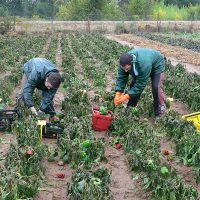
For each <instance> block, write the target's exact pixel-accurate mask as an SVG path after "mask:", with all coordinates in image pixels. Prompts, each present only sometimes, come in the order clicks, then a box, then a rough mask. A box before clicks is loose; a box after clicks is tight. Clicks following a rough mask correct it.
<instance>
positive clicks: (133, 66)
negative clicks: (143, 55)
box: [132, 54, 139, 76]
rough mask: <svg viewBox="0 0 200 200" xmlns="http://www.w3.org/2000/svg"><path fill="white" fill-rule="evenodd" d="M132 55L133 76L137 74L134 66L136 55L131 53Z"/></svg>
mask: <svg viewBox="0 0 200 200" xmlns="http://www.w3.org/2000/svg"><path fill="white" fill-rule="evenodd" d="M132 56H133V64H132V65H133V72H134V75H135V76H138V74H139V73H138V70H137V69H136V66H135V63H136V56H135V55H134V54H132Z"/></svg>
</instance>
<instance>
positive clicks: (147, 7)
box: [127, 0, 152, 19]
mask: <svg viewBox="0 0 200 200" xmlns="http://www.w3.org/2000/svg"><path fill="white" fill-rule="evenodd" d="M151 8H152V1H151V0H130V1H129V3H128V5H127V10H128V12H129V14H130V15H131V16H132V17H133V19H135V16H141V17H143V18H146V17H147V15H149V14H150V13H151Z"/></svg>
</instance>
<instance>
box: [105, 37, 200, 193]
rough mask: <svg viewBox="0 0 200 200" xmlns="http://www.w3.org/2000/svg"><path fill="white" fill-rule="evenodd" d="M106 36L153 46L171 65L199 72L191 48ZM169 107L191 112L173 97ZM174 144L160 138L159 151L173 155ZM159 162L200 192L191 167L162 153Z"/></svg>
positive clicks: (180, 111) (197, 56)
mask: <svg viewBox="0 0 200 200" xmlns="http://www.w3.org/2000/svg"><path fill="white" fill-rule="evenodd" d="M108 38H110V39H113V40H116V41H118V42H119V43H121V44H123V45H128V46H131V47H133V46H134V47H136V48H137V47H146V48H154V49H157V50H160V51H161V52H162V53H164V54H165V55H166V56H168V58H170V59H171V60H172V64H173V65H176V64H178V63H183V64H184V65H185V66H186V69H187V71H188V72H196V73H197V74H200V66H197V65H200V57H199V56H200V54H199V53H197V52H193V51H191V50H187V49H184V48H181V47H174V46H171V45H166V44H161V43H159V42H155V41H152V40H148V39H145V38H140V37H136V36H133V35H120V36H116V35H114V36H113V35H112V36H108ZM136 45H137V46H136ZM177 58H178V59H177ZM179 59H181V60H182V61H184V62H182V61H180V60H179ZM194 64H195V65H196V66H195V65H194ZM171 109H172V110H175V111H176V112H178V113H179V114H180V116H182V115H186V114H189V113H191V110H190V109H189V108H187V106H186V105H185V104H183V103H182V102H180V101H177V100H175V99H174V101H173V102H172V103H171ZM150 123H151V124H152V125H154V123H155V122H154V120H152V119H150ZM174 145H175V144H174V143H173V142H172V141H171V140H168V139H166V138H161V139H160V151H161V152H163V150H165V149H167V150H170V151H172V155H175V152H174ZM161 162H163V163H164V162H167V163H168V164H169V165H170V166H171V167H172V168H174V169H175V170H176V171H177V173H178V174H180V175H181V176H182V177H183V179H184V181H185V182H186V183H188V184H190V185H192V186H193V187H195V188H196V189H197V191H198V193H199V194H200V185H197V184H196V181H195V173H194V171H193V169H192V168H191V167H188V166H184V165H183V164H182V163H179V162H177V160H176V159H174V160H172V161H168V159H167V156H164V155H163V157H162V158H161Z"/></svg>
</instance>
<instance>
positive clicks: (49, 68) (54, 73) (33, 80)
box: [18, 58, 61, 115]
mask: <svg viewBox="0 0 200 200" xmlns="http://www.w3.org/2000/svg"><path fill="white" fill-rule="evenodd" d="M23 71H24V75H23V78H22V84H21V85H22V86H21V90H20V92H19V94H18V98H22V99H23V101H24V103H25V105H26V106H27V107H28V108H29V109H30V110H31V112H32V113H33V114H34V115H38V112H37V110H36V109H35V106H34V101H33V93H34V90H35V88H37V89H39V90H41V91H42V101H41V104H40V111H42V112H45V113H47V114H50V113H52V112H54V111H55V110H54V107H53V98H54V96H55V94H56V91H57V89H58V88H59V86H60V83H61V76H60V73H59V71H58V69H56V66H55V65H54V64H53V63H52V62H51V61H49V60H47V59H45V58H33V59H31V60H29V61H28V62H26V63H25V64H24V70H23Z"/></svg>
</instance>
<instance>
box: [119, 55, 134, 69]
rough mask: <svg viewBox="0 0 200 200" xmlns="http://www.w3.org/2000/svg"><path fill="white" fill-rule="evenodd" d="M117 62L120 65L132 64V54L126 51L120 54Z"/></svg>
mask: <svg viewBox="0 0 200 200" xmlns="http://www.w3.org/2000/svg"><path fill="white" fill-rule="evenodd" d="M119 63H120V65H121V66H123V67H124V66H125V65H132V63H133V56H132V55H130V54H128V53H126V54H122V55H121V56H120V60H119Z"/></svg>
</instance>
